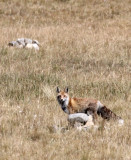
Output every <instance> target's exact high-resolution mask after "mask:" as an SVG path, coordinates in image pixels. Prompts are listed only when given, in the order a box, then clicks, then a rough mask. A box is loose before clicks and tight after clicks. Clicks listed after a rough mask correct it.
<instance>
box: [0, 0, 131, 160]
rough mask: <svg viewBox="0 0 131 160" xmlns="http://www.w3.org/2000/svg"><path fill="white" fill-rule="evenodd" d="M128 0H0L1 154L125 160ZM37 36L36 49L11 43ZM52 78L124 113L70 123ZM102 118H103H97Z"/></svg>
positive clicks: (130, 66) (129, 91)
mask: <svg viewBox="0 0 131 160" xmlns="http://www.w3.org/2000/svg"><path fill="white" fill-rule="evenodd" d="M129 4H130V3H129V1H128V0H125V1H122V0H110V1H109V0H107V1H103V0H100V1H96V0H92V1H86V0H75V1H74V0H49V1H45V0H39V1H36V0H29V1H18V0H12V1H9V0H8V1H4V0H1V1H0V33H1V37H0V104H1V109H0V142H1V143H0V159H1V160H5V159H9V160H14V159H15V160H17V159H20V160H23V159H24V160H26V159H32V160H36V159H48V160H52V159H53V160H67V159H79V160H87V159H90V160H94V159H97V160H109V159H111V160H130V159H131V153H130V150H131V134H130V128H131V126H130V124H131V119H130V117H131V114H130V113H131V107H130V103H131V49H130V48H131V45H130V42H131V39H130V25H131V23H130V5H129ZM20 37H27V38H28V37H29V38H32V39H38V40H39V41H40V43H41V49H40V52H39V53H36V52H34V51H30V50H19V49H13V48H8V47H7V44H8V42H9V41H11V40H15V39H17V38H20ZM56 86H60V87H65V86H68V87H69V89H70V90H69V91H70V95H71V96H76V97H94V98H98V99H99V100H101V101H102V102H103V103H105V104H107V106H108V107H109V108H111V109H112V110H113V111H115V113H117V114H118V115H120V116H121V117H122V118H123V119H124V120H125V125H124V126H123V127H118V126H116V125H115V124H113V123H110V124H106V126H107V129H102V123H100V125H101V126H100V129H99V130H98V131H94V130H91V131H89V132H78V131H76V130H74V129H70V130H69V131H66V132H64V133H61V132H58V133H54V132H53V130H52V126H54V125H59V126H63V127H66V126H67V115H65V114H64V113H63V112H62V110H61V109H60V107H59V105H58V104H57V101H56V97H55V96H56V93H55V91H56ZM100 122H101V119H100Z"/></svg>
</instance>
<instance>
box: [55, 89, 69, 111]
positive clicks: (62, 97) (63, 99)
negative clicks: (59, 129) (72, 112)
mask: <svg viewBox="0 0 131 160" xmlns="http://www.w3.org/2000/svg"><path fill="white" fill-rule="evenodd" d="M56 92H57V101H58V103H59V104H60V106H61V108H62V110H63V111H64V112H65V113H67V114H69V110H68V104H69V94H68V87H67V88H66V89H65V90H64V91H61V90H60V88H59V87H57V89H56Z"/></svg>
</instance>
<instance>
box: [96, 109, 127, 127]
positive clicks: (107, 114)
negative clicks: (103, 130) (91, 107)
mask: <svg viewBox="0 0 131 160" xmlns="http://www.w3.org/2000/svg"><path fill="white" fill-rule="evenodd" d="M97 114H98V115H99V116H101V117H102V118H103V119H106V120H110V119H113V120H118V122H119V124H121V125H123V123H124V121H123V119H122V118H121V117H119V116H117V115H116V114H115V113H114V112H112V111H111V110H110V109H108V108H107V107H106V106H102V107H100V108H98V110H97Z"/></svg>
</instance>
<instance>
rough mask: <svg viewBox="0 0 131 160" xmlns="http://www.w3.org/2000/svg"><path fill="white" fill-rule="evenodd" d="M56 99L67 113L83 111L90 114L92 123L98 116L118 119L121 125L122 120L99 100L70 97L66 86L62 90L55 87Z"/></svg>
mask: <svg viewBox="0 0 131 160" xmlns="http://www.w3.org/2000/svg"><path fill="white" fill-rule="evenodd" d="M56 92H57V101H58V103H59V105H60V106H61V109H62V110H63V111H64V112H65V113H66V114H68V115H70V114H74V113H85V114H87V115H92V117H93V121H94V123H96V121H97V117H98V116H100V117H102V118H103V120H107V121H109V120H111V119H112V120H118V123H119V124H120V125H123V123H124V120H123V119H122V118H121V117H119V116H118V115H116V114H115V113H114V112H113V111H111V110H110V109H109V108H107V107H106V106H105V105H103V104H102V103H101V102H100V101H99V100H96V99H90V98H75V97H73V98H71V97H70V96H69V94H68V92H69V89H68V87H67V88H65V89H64V90H62V91H61V90H60V88H59V87H57V89H56Z"/></svg>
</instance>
